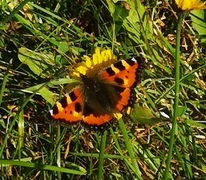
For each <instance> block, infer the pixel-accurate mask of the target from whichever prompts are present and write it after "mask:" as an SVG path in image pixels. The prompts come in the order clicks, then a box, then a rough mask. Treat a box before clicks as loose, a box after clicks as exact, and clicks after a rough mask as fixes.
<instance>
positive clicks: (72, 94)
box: [69, 91, 77, 101]
mask: <svg viewBox="0 0 206 180" xmlns="http://www.w3.org/2000/svg"><path fill="white" fill-rule="evenodd" d="M69 97H70V98H71V100H72V101H75V100H76V99H77V96H76V94H75V93H74V91H72V92H70V93H69Z"/></svg>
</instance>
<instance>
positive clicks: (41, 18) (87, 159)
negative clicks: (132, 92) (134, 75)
mask: <svg viewBox="0 0 206 180" xmlns="http://www.w3.org/2000/svg"><path fill="white" fill-rule="evenodd" d="M11 2H13V1H11ZM161 2H162V1H144V3H142V4H141V3H140V2H139V1H137V2H135V3H134V2H133V1H132V2H128V4H127V3H124V2H122V1H117V2H116V3H113V1H101V2H100V1H94V0H86V1H78V2H76V1H55V0H53V1H44V3H43V2H42V1H32V2H29V1H26V0H25V1H21V3H19V2H18V3H17V4H15V5H14V6H13V5H12V4H11V3H10V2H9V1H2V3H1V4H0V8H1V11H0V17H1V21H0V88H1V89H0V177H1V179H17V178H18V179H162V178H163V177H164V178H165V179H178V178H180V179H181V178H183V179H206V166H205V164H206V160H205V159H206V150H205V146H206V140H205V139H206V138H205V129H206V125H205V122H206V100H205V99H206V84H205V79H206V71H205V69H206V63H205V51H206V49H205V42H206V41H205V32H206V31H205V29H206V24H205V20H204V16H205V14H204V13H205V12H204V11H194V12H192V13H191V14H190V15H189V16H188V17H187V18H186V19H185V20H184V21H183V25H182V31H181V34H180V36H181V39H180V47H181V48H180V56H179V57H180V66H179V70H180V71H179V72H180V79H179V80H178V81H179V85H180V86H179V102H178V103H175V106H174V99H175V55H176V49H175V47H176V41H175V37H176V28H177V21H178V20H177V14H176V11H177V8H176V6H175V4H171V6H166V5H165V4H161ZM25 4H26V6H24V5H25ZM97 46H98V47H102V48H111V49H112V50H113V52H114V54H115V55H117V57H118V58H119V59H124V58H129V57H131V56H142V57H143V59H144V61H145V68H144V72H143V75H142V81H141V83H140V84H139V85H138V86H137V88H136V91H137V97H138V100H137V103H136V104H135V108H134V110H133V112H132V114H131V116H130V118H126V117H125V118H123V119H122V120H119V122H116V124H114V126H113V127H112V128H110V129H108V130H107V131H105V132H104V133H100V132H91V131H89V130H87V129H84V128H82V127H81V126H79V125H76V126H69V125H68V126H61V125H58V124H57V125H56V124H54V123H53V122H51V120H50V121H49V120H48V119H47V118H46V115H47V113H48V111H49V109H51V107H52V106H53V104H54V103H55V102H56V100H58V99H59V98H60V97H61V96H62V95H63V88H64V86H65V85H69V86H72V85H73V84H75V80H72V79H69V78H68V77H67V75H68V73H69V68H71V67H72V65H74V64H75V63H77V62H80V61H81V60H82V59H83V55H91V54H92V53H93V52H94V49H95V47H97ZM176 81H177V79H176ZM175 109H176V115H177V121H176V122H177V126H176V127H175V129H173V132H174V140H172V144H173V146H172V144H171V142H170V139H171V137H172V136H171V126H172V118H173V120H174V116H173V113H174V110H175ZM162 113H165V114H167V116H168V118H166V117H164V116H162ZM173 122H174V121H173ZM173 127H174V126H173ZM172 147H173V151H171V148H172ZM169 151H170V152H172V154H171V155H172V156H171V160H170V159H169V160H167V158H168V152H169ZM166 167H168V170H169V171H168V173H165V170H166Z"/></svg>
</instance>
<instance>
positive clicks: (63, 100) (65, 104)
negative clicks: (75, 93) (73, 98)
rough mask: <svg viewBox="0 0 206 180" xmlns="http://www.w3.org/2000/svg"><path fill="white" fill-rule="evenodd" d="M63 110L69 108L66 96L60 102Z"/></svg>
mask: <svg viewBox="0 0 206 180" xmlns="http://www.w3.org/2000/svg"><path fill="white" fill-rule="evenodd" d="M59 102H60V103H61V105H62V107H63V108H65V107H67V97H66V96H64V97H63V98H62V99H61V100H60V101H59Z"/></svg>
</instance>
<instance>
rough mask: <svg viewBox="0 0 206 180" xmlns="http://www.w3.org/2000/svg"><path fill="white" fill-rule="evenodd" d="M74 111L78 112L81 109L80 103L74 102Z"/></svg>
mask: <svg viewBox="0 0 206 180" xmlns="http://www.w3.org/2000/svg"><path fill="white" fill-rule="evenodd" d="M75 111H76V112H78V113H79V112H81V111H82V106H81V104H79V103H75Z"/></svg>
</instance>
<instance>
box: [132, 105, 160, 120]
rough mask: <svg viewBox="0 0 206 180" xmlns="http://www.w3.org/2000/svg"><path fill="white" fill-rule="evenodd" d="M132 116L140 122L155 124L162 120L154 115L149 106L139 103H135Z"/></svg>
mask: <svg viewBox="0 0 206 180" xmlns="http://www.w3.org/2000/svg"><path fill="white" fill-rule="evenodd" d="M130 118H131V119H132V120H133V121H134V122H136V123H139V124H153V123H156V122H158V121H160V120H161V119H160V118H156V117H154V116H153V114H152V112H151V110H150V109H149V108H146V107H141V106H138V105H135V107H134V109H133V110H132V112H131V114H130Z"/></svg>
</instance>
